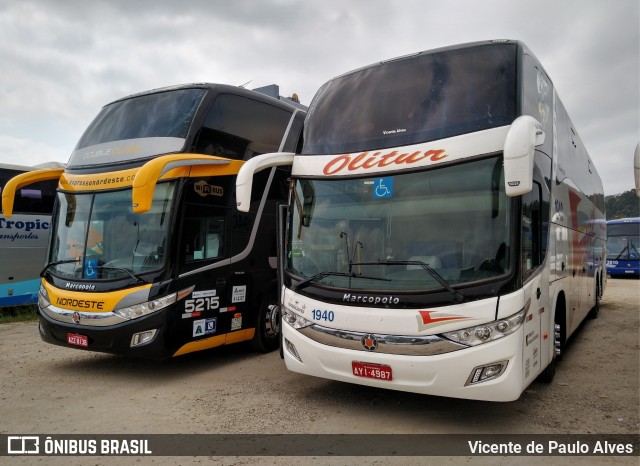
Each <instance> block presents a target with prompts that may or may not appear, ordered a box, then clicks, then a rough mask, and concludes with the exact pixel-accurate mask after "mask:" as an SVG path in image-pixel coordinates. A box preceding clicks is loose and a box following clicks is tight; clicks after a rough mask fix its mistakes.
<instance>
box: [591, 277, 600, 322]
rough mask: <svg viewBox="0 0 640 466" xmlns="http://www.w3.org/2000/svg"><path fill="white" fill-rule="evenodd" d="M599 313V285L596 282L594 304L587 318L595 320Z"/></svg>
mask: <svg viewBox="0 0 640 466" xmlns="http://www.w3.org/2000/svg"><path fill="white" fill-rule="evenodd" d="M599 313H600V283H599V282H598V280H596V302H595V304H594V305H593V307H592V308H591V310H590V311H589V318H590V319H595V318H597V317H598V314H599Z"/></svg>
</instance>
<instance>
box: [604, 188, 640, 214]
mask: <svg viewBox="0 0 640 466" xmlns="http://www.w3.org/2000/svg"><path fill="white" fill-rule="evenodd" d="M605 206H606V208H607V220H613V219H616V218H628V217H640V199H638V196H636V190H635V189H631V190H629V191H626V192H624V193H622V194H616V195H613V196H606V197H605Z"/></svg>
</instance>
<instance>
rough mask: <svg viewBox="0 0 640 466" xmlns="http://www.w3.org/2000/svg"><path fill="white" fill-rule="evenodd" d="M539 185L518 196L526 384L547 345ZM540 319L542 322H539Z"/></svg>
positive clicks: (535, 372)
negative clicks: (519, 205) (520, 223)
mask: <svg viewBox="0 0 640 466" xmlns="http://www.w3.org/2000/svg"><path fill="white" fill-rule="evenodd" d="M541 189H542V188H541V185H540V183H538V182H537V181H534V183H533V188H532V190H531V192H529V193H527V194H525V195H523V196H522V219H521V222H522V225H521V251H520V257H521V265H520V267H521V269H522V276H523V279H524V281H525V283H524V286H523V288H524V301H525V303H526V304H525V306H527V307H528V311H527V312H526V314H525V321H524V325H523V329H524V342H523V345H524V346H523V355H522V356H523V357H522V361H523V379H524V383H525V385H528V384H529V383H530V382H531V381H533V379H535V378H536V376H537V375H538V373H539V372H540V367H541V366H542V365H544V366H546V362H547V360H548V359H541V358H548V356H549V355H548V351H549V350H550V348H548V347H547V346H548V345H546V344H545V345H544V351H545V354H544V356H543V355H542V354H541V353H542V350H543V343H542V341H543V339H544V340H548V339H549V335H548V333H547V335H546V337H545V334H544V332H545V328H546V326H547V325H549V323H548V319H549V316H550V314H551V312H550V310H549V309H546V307H545V303H546V302H548V290H547V289H546V288H547V287H546V286H544V285H545V281H546V283H548V281H549V277H548V273H547V272H545V270H544V268H543V267H541V266H542V262H543V238H542V215H541ZM543 322H544V325H543Z"/></svg>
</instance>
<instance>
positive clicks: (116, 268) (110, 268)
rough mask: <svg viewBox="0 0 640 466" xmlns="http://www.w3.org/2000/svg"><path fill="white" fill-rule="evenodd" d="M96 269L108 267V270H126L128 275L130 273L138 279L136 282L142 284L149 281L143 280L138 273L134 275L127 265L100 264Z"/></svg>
mask: <svg viewBox="0 0 640 466" xmlns="http://www.w3.org/2000/svg"><path fill="white" fill-rule="evenodd" d="M96 269H106V270H118V271H120V272H124V273H126V274H127V275H129V276H130V277H131V278H133V279H134V280H135V281H136V284H138V285H140V284H141V283H149V282H147V281H145V280H143V279H142V278H140V277H138V276H137V275H134V274H133V272H132V271H131V270H129V269H127V268H125V267H113V266H111V265H98V266H97V267H96Z"/></svg>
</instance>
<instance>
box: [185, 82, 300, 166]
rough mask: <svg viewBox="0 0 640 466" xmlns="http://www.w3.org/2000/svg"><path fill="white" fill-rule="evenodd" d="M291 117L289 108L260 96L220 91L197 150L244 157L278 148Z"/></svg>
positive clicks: (197, 142)
mask: <svg viewBox="0 0 640 466" xmlns="http://www.w3.org/2000/svg"><path fill="white" fill-rule="evenodd" d="M248 115H250V117H248ZM290 117H291V113H290V112H288V111H287V110H284V109H282V108H279V107H275V106H273V105H269V104H267V103H264V102H260V101H258V100H253V99H250V98H247V97H243V96H237V95H231V94H220V95H219V96H218V97H216V99H215V100H214V102H213V104H212V106H211V108H210V109H209V111H208V113H207V116H206V117H205V120H204V123H203V125H202V128H201V129H200V132H199V134H198V136H197V140H196V143H195V149H194V150H195V152H197V153H201V154H208V155H217V156H220V157H225V158H230V159H240V160H248V159H250V158H251V157H253V156H254V155H258V154H264V153H266V152H277V151H278V149H279V147H280V141H281V140H282V136H283V135H284V132H285V130H286V128H287V125H288V124H289V119H290Z"/></svg>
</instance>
